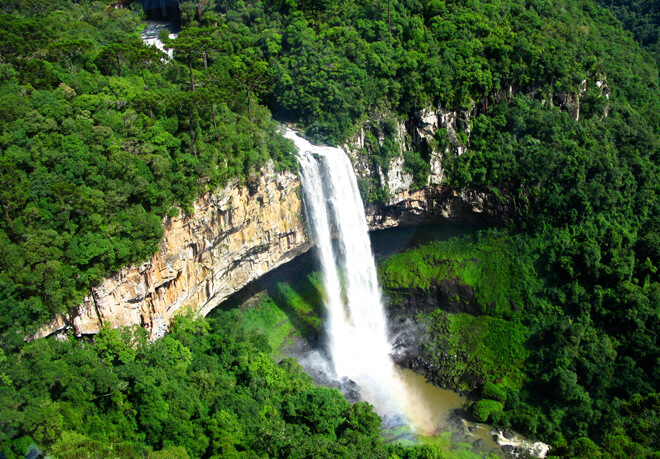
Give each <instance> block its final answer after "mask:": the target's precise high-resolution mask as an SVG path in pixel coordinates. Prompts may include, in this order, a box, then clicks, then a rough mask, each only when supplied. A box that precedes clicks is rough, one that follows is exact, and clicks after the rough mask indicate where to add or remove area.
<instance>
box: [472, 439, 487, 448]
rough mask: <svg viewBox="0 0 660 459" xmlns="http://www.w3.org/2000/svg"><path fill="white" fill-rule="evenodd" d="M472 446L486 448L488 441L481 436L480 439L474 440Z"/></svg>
mask: <svg viewBox="0 0 660 459" xmlns="http://www.w3.org/2000/svg"><path fill="white" fill-rule="evenodd" d="M472 446H473V447H474V449H484V448H485V447H486V443H485V442H484V441H483V440H482V439H481V438H480V439H479V440H476V441H474V442H472Z"/></svg>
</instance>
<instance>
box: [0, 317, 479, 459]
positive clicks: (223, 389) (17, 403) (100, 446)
mask: <svg viewBox="0 0 660 459" xmlns="http://www.w3.org/2000/svg"><path fill="white" fill-rule="evenodd" d="M246 312H247V311H246ZM258 314H259V310H255V311H252V312H248V313H244V312H240V311H238V310H232V311H226V312H222V313H217V314H216V317H215V318H214V319H209V320H196V321H193V320H191V319H189V318H186V317H180V318H179V319H178V320H177V321H176V322H175V324H174V325H173V327H172V329H171V333H169V334H168V335H167V336H166V337H164V338H163V339H160V340H158V341H156V342H154V343H150V342H148V341H147V339H146V336H145V333H144V330H141V329H134V330H129V329H123V330H116V329H115V330H111V329H107V328H106V329H103V330H102V332H101V333H100V334H99V335H97V336H95V337H94V339H93V340H92V341H87V340H75V339H73V338H71V339H68V340H65V341H57V340H55V339H52V338H49V339H43V340H37V341H34V342H32V343H29V344H27V345H25V346H24V347H23V350H22V353H21V354H18V353H15V354H12V355H10V356H8V357H7V358H6V359H4V360H2V361H0V374H2V375H3V377H2V380H1V381H0V407H2V408H0V452H1V453H3V454H5V455H6V456H7V457H8V458H18V457H23V453H25V451H26V450H27V449H28V447H29V446H30V445H31V444H34V443H36V444H37V445H39V448H40V449H41V450H43V451H44V452H45V453H50V454H53V456H54V457H60V458H69V457H70V458H76V457H81V456H88V455H89V456H90V457H108V456H112V457H145V458H165V457H167V458H172V457H176V458H188V457H214V458H219V457H301V458H302V457H353V458H355V457H375V458H390V457H400V458H404V459H405V458H410V459H415V458H420V459H421V458H449V457H469V456H465V455H464V454H461V455H458V454H454V453H452V452H451V451H450V446H451V445H450V443H449V442H447V444H446V445H442V447H441V446H428V445H424V446H414V445H409V446H406V447H405V448H404V447H402V446H399V445H396V444H387V445H386V444H384V441H383V439H382V438H381V436H380V428H381V421H380V418H379V417H378V416H377V415H376V414H375V413H374V412H373V411H372V407H371V406H370V405H369V404H367V403H356V404H353V405H351V404H349V403H348V402H347V401H346V400H345V399H344V397H343V396H342V395H341V393H340V392H339V391H338V390H337V389H327V388H324V387H315V386H313V385H312V380H311V378H310V377H309V376H308V375H306V374H305V373H304V371H303V370H302V368H301V367H300V366H299V365H298V364H297V363H296V362H295V360H293V359H284V360H281V361H280V362H279V363H275V361H274V360H272V358H271V357H270V356H269V354H270V353H271V351H272V348H271V347H270V345H269V344H268V340H267V339H266V337H265V336H264V335H262V334H258V333H255V332H254V331H248V329H250V328H251V326H252V325H253V323H254V322H253V320H254V318H255V317H256V316H257V315H258ZM261 314H263V316H264V317H267V316H270V315H271V312H270V311H263V310H262V311H261ZM460 451H461V450H459V452H460ZM394 454H396V456H394Z"/></svg>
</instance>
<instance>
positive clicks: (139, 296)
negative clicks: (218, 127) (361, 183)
mask: <svg viewBox="0 0 660 459" xmlns="http://www.w3.org/2000/svg"><path fill="white" fill-rule="evenodd" d="M461 116H462V115H461V114H457V113H454V112H452V113H445V112H443V111H442V110H435V111H425V112H420V113H419V114H417V115H416V117H415V118H414V119H412V120H408V121H407V122H398V123H397V136H398V138H399V142H400V144H401V145H402V148H415V147H416V146H417V147H418V146H419V144H420V143H421V142H423V141H424V139H430V138H432V137H433V136H434V135H435V132H436V131H437V130H438V129H446V130H447V132H448V133H449V136H450V138H451V137H452V135H451V134H452V133H454V134H455V132H456V129H457V128H456V126H457V124H456V123H457V119H459V120H460V119H461ZM364 137H365V132H364V129H363V130H362V131H361V132H360V133H358V135H357V136H356V137H355V139H353V140H352V143H350V144H349V145H347V146H348V148H347V150H348V151H349V154H350V155H351V157H352V160H353V164H354V167H355V169H356V173H357V174H358V176H362V177H366V176H371V177H373V176H374V175H376V174H377V175H378V176H379V181H380V183H381V185H383V186H387V187H388V188H387V189H388V190H389V191H390V195H389V196H390V198H389V200H388V202H387V203H386V204H377V205H368V206H367V207H366V214H367V220H368V224H369V227H370V229H372V230H376V229H386V228H392V227H396V226H407V225H415V224H419V223H422V222H425V221H429V220H445V221H446V220H453V221H461V222H465V221H470V222H475V223H492V222H493V221H496V220H499V219H502V218H506V216H507V215H509V214H510V213H511V210H512V209H510V208H508V207H507V206H504V205H502V204H501V203H499V202H498V201H497V200H496V199H494V196H493V195H492V194H490V193H489V192H488V190H485V189H484V190H479V189H468V190H463V191H460V192H459V191H455V190H452V189H450V188H447V187H445V186H441V185H437V183H439V182H440V181H441V180H442V175H443V174H442V169H441V168H440V157H441V153H440V152H434V151H431V166H432V169H431V175H430V178H429V181H428V182H429V185H428V186H426V187H424V188H422V189H420V190H411V186H412V183H413V178H412V176H411V174H409V173H408V172H406V171H405V170H404V160H403V151H402V154H401V155H399V156H396V157H394V158H393V159H392V161H391V164H390V167H389V168H388V170H387V173H386V174H384V173H383V171H382V170H380V169H378V170H371V169H370V164H371V163H370V162H369V160H368V158H365V156H364V150H363V147H364ZM453 137H455V135H454V136H453ZM458 146H460V145H458V144H456V145H454V147H455V148H457V147H458ZM459 153H460V151H459ZM434 161H435V163H434ZM434 164H435V166H434ZM164 225H165V228H166V231H165V236H164V238H163V241H162V242H161V244H160V249H159V252H158V253H157V254H155V255H154V256H153V257H152V258H151V259H150V260H149V261H147V262H145V263H143V264H141V265H139V266H130V267H127V268H124V269H122V270H121V271H120V272H118V273H116V274H115V275H113V276H112V277H109V278H107V279H105V281H104V282H103V283H102V284H101V285H99V286H98V287H96V288H93V289H92V291H91V292H90V295H89V296H88V297H86V298H85V301H84V302H83V304H81V305H80V306H79V307H78V308H77V310H74V311H71V313H70V314H69V315H64V316H59V317H56V318H55V319H54V320H53V321H52V322H51V323H50V324H48V325H45V326H44V327H42V328H41V329H40V330H39V332H38V333H37V334H36V335H34V337H33V338H39V337H44V336H48V335H50V334H52V333H55V332H58V331H66V330H70V329H73V330H74V333H75V334H76V335H78V336H80V335H85V334H95V333H98V332H99V331H100V329H101V327H103V326H104V325H106V324H107V325H109V326H111V327H120V326H132V325H141V326H143V327H144V328H146V329H147V330H148V331H149V332H150V334H151V336H152V338H157V337H160V336H162V335H163V334H164V333H165V332H166V331H167V328H168V326H169V324H170V323H171V321H172V319H173V317H174V315H175V314H177V313H178V312H180V311H184V310H192V311H193V312H195V313H197V314H201V315H206V314H208V313H209V312H210V311H211V310H212V309H213V308H215V307H216V306H217V305H218V304H220V303H221V302H223V301H224V300H225V299H227V298H228V297H229V296H230V295H232V294H233V293H235V292H237V291H238V290H240V289H241V288H242V287H243V286H245V285H246V284H247V283H249V282H251V281H252V280H255V279H257V278H258V277H260V276H261V275H263V274H265V273H266V272H268V271H270V270H272V269H274V268H276V267H278V266H280V265H281V264H283V263H285V262H288V261H290V260H292V259H293V258H295V257H296V256H297V255H299V254H301V253H303V252H305V251H307V250H308V249H309V248H310V247H311V242H310V241H309V240H308V238H307V236H306V228H305V221H304V213H303V206H302V201H301V193H300V181H299V179H298V177H297V176H295V175H294V174H292V173H284V174H275V173H274V172H273V171H272V170H270V171H265V172H264V174H262V176H261V177H260V179H259V182H258V183H257V184H251V186H249V187H247V186H238V185H237V184H236V183H233V184H231V185H230V186H227V187H226V188H224V189H222V190H217V191H216V192H213V193H207V194H205V195H204V196H202V197H200V198H199V199H198V200H197V201H196V203H195V205H194V213H193V214H192V215H190V216H182V217H177V218H171V219H167V220H165V221H164Z"/></svg>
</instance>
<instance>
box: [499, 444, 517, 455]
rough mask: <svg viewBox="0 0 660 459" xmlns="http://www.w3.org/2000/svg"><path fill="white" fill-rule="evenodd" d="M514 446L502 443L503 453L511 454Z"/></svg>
mask: <svg viewBox="0 0 660 459" xmlns="http://www.w3.org/2000/svg"><path fill="white" fill-rule="evenodd" d="M515 450H516V448H515V447H514V446H513V445H502V451H503V452H504V453H505V454H513V453H514V452H515Z"/></svg>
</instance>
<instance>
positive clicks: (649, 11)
mask: <svg viewBox="0 0 660 459" xmlns="http://www.w3.org/2000/svg"><path fill="white" fill-rule="evenodd" d="M596 3H598V4H600V5H603V6H605V7H607V8H609V9H610V10H611V11H612V12H613V13H614V15H615V16H616V17H617V19H619V20H620V21H621V22H622V23H623V25H624V27H625V28H626V29H627V30H629V31H631V32H632V34H633V37H635V40H636V41H637V42H638V43H639V44H640V45H642V46H643V47H644V48H646V50H647V51H649V52H650V53H651V55H652V56H653V57H654V58H655V60H656V62H660V8H658V4H657V2H655V1H653V0H597V2H596Z"/></svg>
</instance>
